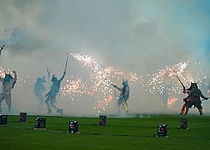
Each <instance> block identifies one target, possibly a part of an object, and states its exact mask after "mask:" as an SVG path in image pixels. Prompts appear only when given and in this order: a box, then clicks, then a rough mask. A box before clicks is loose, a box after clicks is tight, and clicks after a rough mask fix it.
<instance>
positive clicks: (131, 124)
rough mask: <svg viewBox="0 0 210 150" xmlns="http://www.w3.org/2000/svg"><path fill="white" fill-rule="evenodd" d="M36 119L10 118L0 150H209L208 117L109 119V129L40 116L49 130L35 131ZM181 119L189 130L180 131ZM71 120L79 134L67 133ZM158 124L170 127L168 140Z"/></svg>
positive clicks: (0, 134) (0, 132) (84, 120)
mask: <svg viewBox="0 0 210 150" xmlns="http://www.w3.org/2000/svg"><path fill="white" fill-rule="evenodd" d="M145 116H146V115H145ZM36 117H37V116H33V115H30V116H29V115H28V116H27V122H19V116H18V115H8V119H7V120H8V124H7V125H1V126H0V150H19V149H20V150H41V149H43V150H57V149H59V150H60V149H63V150H67V149H78V150H83V149H88V150H95V149H96V150H103V149H113V150H118V149H119V150H126V149H129V150H130V149H133V150H137V149H143V150H147V149H149V150H150V149H151V150H163V149H164V150H178V149H181V150H182V149H183V150H188V149H190V150H192V149H193V150H194V149H195V150H209V149H210V148H209V145H210V143H209V141H210V117H209V116H202V117H201V116H197V115H196V116H193V115H192V116H179V115H151V116H149V117H139V116H138V115H136V117H132V118H114V117H112V116H107V124H106V126H99V125H98V124H99V118H98V117H92V118H88V117H65V116H39V117H45V118H46V130H34V125H35V119H36ZM182 118H185V119H187V120H188V128H189V129H179V127H180V122H181V119H182ZM71 120H77V121H79V132H80V134H68V123H69V121H71ZM158 124H166V125H167V126H168V132H167V135H168V136H169V137H154V135H156V134H157V125H158Z"/></svg>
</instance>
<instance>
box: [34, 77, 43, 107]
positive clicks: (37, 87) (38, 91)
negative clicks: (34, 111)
mask: <svg viewBox="0 0 210 150" xmlns="http://www.w3.org/2000/svg"><path fill="white" fill-rule="evenodd" d="M45 82H46V80H45V78H44V77H42V78H40V77H38V78H37V80H36V83H35V84H34V94H35V96H36V98H37V99H38V101H39V109H41V108H42V107H43V105H44V96H43V92H44V91H46V87H45V86H44V83H45Z"/></svg>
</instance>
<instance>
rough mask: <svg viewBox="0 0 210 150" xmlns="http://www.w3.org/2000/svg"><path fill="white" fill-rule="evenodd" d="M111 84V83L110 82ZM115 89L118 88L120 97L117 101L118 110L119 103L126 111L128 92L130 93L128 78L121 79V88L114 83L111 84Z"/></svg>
mask: <svg viewBox="0 0 210 150" xmlns="http://www.w3.org/2000/svg"><path fill="white" fill-rule="evenodd" d="M112 85H113V84H112ZM113 86H114V87H115V88H116V89H118V90H119V91H121V94H120V98H119V100H118V102H117V105H118V111H120V105H122V106H123V108H124V109H125V111H126V113H128V103H127V101H128V98H129V94H130V87H129V85H128V80H123V82H122V86H123V87H122V88H120V87H117V86H116V85H113Z"/></svg>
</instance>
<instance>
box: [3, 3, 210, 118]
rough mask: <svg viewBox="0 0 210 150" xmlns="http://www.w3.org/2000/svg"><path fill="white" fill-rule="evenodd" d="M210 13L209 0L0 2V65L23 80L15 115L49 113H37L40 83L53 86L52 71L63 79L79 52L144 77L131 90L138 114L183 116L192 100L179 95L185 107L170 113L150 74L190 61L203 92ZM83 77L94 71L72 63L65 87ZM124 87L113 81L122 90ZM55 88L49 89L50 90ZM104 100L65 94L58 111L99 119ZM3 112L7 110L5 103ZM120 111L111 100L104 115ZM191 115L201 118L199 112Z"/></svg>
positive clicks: (209, 51)
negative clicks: (150, 86)
mask: <svg viewBox="0 0 210 150" xmlns="http://www.w3.org/2000/svg"><path fill="white" fill-rule="evenodd" d="M209 7H210V2H209V1H208V0H202V1H200V0H185V1H183V0H176V1H173V0H159V1H157V0H150V1H148V0H130V1H127V0H114V1H113V0H100V1H98V0H44V1H43V0H36V1H34V0H18V1H17V0H10V1H7V0H1V1H0V20H1V21H0V45H3V44H4V45H5V48H4V49H3V50H2V53H1V57H0V67H1V68H4V69H5V70H7V71H8V72H9V71H12V70H15V71H16V72H17V73H18V79H19V80H18V82H17V85H16V87H15V88H14V89H13V93H12V102H13V104H12V108H13V112H19V111H27V112H31V113H45V112H46V111H47V108H46V106H44V107H43V109H42V110H41V111H39V110H38V109H37V108H38V107H37V106H38V100H37V99H36V97H35V96H34V94H33V85H34V83H35V82H36V79H37V77H42V76H45V77H46V79H47V80H49V81H50V79H51V78H50V79H48V74H47V68H48V69H50V70H51V75H52V74H55V75H56V76H58V78H59V77H61V76H62V74H63V71H64V66H65V61H66V57H67V53H79V54H84V55H88V56H91V57H92V58H94V59H95V60H96V61H97V63H99V64H100V65H101V67H102V68H106V67H109V66H112V67H114V68H118V69H120V70H127V71H130V72H134V73H136V74H138V75H139V76H142V77H143V78H144V82H143V83H138V84H134V85H132V86H131V94H130V101H129V109H130V112H131V113H176V114H178V113H179V111H180V109H181V106H182V104H183V101H182V99H183V98H184V97H186V95H184V94H182V93H175V95H174V96H175V97H178V101H177V102H176V103H174V105H173V108H172V109H170V108H168V107H167V108H166V107H164V106H163V103H164V100H163V99H164V98H163V97H162V95H159V94H158V93H153V94H152V93H149V92H148V91H146V89H147V87H146V83H147V81H148V79H149V78H150V77H151V76H148V74H150V75H151V74H154V73H157V72H159V69H165V68H166V67H170V66H174V65H175V64H178V63H180V62H181V63H183V62H187V61H190V63H191V65H189V67H188V68H187V71H188V72H189V73H190V74H191V75H192V77H193V79H194V81H198V80H201V81H203V83H199V86H200V87H201V85H202V84H205V85H207V84H208V83H209V81H210V78H209V76H210V73H209V71H208V66H209V59H208V58H209V56H210V46H209V45H210V36H209V35H210V28H209V26H210V10H209ZM200 70H202V72H201V71H200ZM198 73H200V74H199V79H198ZM78 76H83V78H84V79H85V80H86V81H87V82H91V80H90V79H89V76H90V75H89V73H88V71H87V70H85V69H84V68H83V67H82V65H81V64H80V63H79V62H78V61H77V60H75V59H74V58H73V57H69V61H68V66H67V74H66V76H65V78H64V80H63V81H62V84H61V86H62V87H64V86H65V85H66V84H68V83H69V81H70V80H72V79H73V78H76V77H78ZM168 80H170V79H168ZM121 81H122V79H119V80H117V81H112V82H117V84H118V86H120V85H121ZM177 82H178V81H177V80H171V81H169V82H167V83H165V84H166V86H171V85H170V84H174V83H177ZM50 84H51V83H50V82H47V83H46V86H47V88H48V89H47V91H49V87H50ZM186 84H187V85H189V84H190V83H189V82H188V83H186ZM180 87H181V86H180ZM47 91H45V93H46V92H47ZM165 92H166V93H167V90H165ZM97 94H98V93H96V94H95V95H93V96H90V95H85V94H82V95H81V96H75V95H74V94H72V93H71V94H70V95H63V94H60V95H59V96H58V99H57V103H56V105H57V106H58V107H61V108H63V109H64V113H65V114H67V115H84V116H85V115H95V114H97V113H98V110H97V109H94V106H95V105H96V101H97V100H96V99H97V97H98V95H97ZM100 94H101V93H99V95H100ZM102 94H103V93H102ZM117 94H119V93H117ZM204 95H207V93H205V92H204ZM148 97H149V98H148ZM72 98H73V99H74V101H72ZM203 106H204V113H205V112H207V113H208V111H209V110H210V109H209V108H210V103H209V102H208V101H205V102H203ZM2 107H3V110H6V104H5V101H4V102H3V103H2ZM116 111H117V109H116V103H115V102H113V101H112V102H111V103H109V105H108V106H106V111H103V110H100V113H104V114H106V113H115V112H116ZM191 112H192V113H193V112H195V113H198V112H197V110H195V109H191Z"/></svg>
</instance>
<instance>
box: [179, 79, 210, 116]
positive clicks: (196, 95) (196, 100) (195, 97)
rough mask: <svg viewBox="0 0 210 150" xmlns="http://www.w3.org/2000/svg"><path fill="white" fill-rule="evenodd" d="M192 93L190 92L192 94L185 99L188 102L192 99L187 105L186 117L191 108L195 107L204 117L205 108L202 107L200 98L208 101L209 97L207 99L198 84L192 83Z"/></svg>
mask: <svg viewBox="0 0 210 150" xmlns="http://www.w3.org/2000/svg"><path fill="white" fill-rule="evenodd" d="M191 88H192V89H191V91H190V94H189V95H188V96H187V97H186V98H184V99H183V100H184V101H185V102H186V101H187V99H189V98H190V101H189V102H188V103H187V108H186V112H185V115H187V113H188V111H189V108H191V107H192V106H193V105H194V106H195V107H196V108H197V109H198V111H199V113H200V115H201V116H202V115H203V107H202V106H201V103H202V102H201V99H200V97H202V98H203V99H205V100H207V99H208V97H205V96H204V95H203V94H202V92H201V90H200V89H198V85H197V83H192V84H191Z"/></svg>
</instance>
